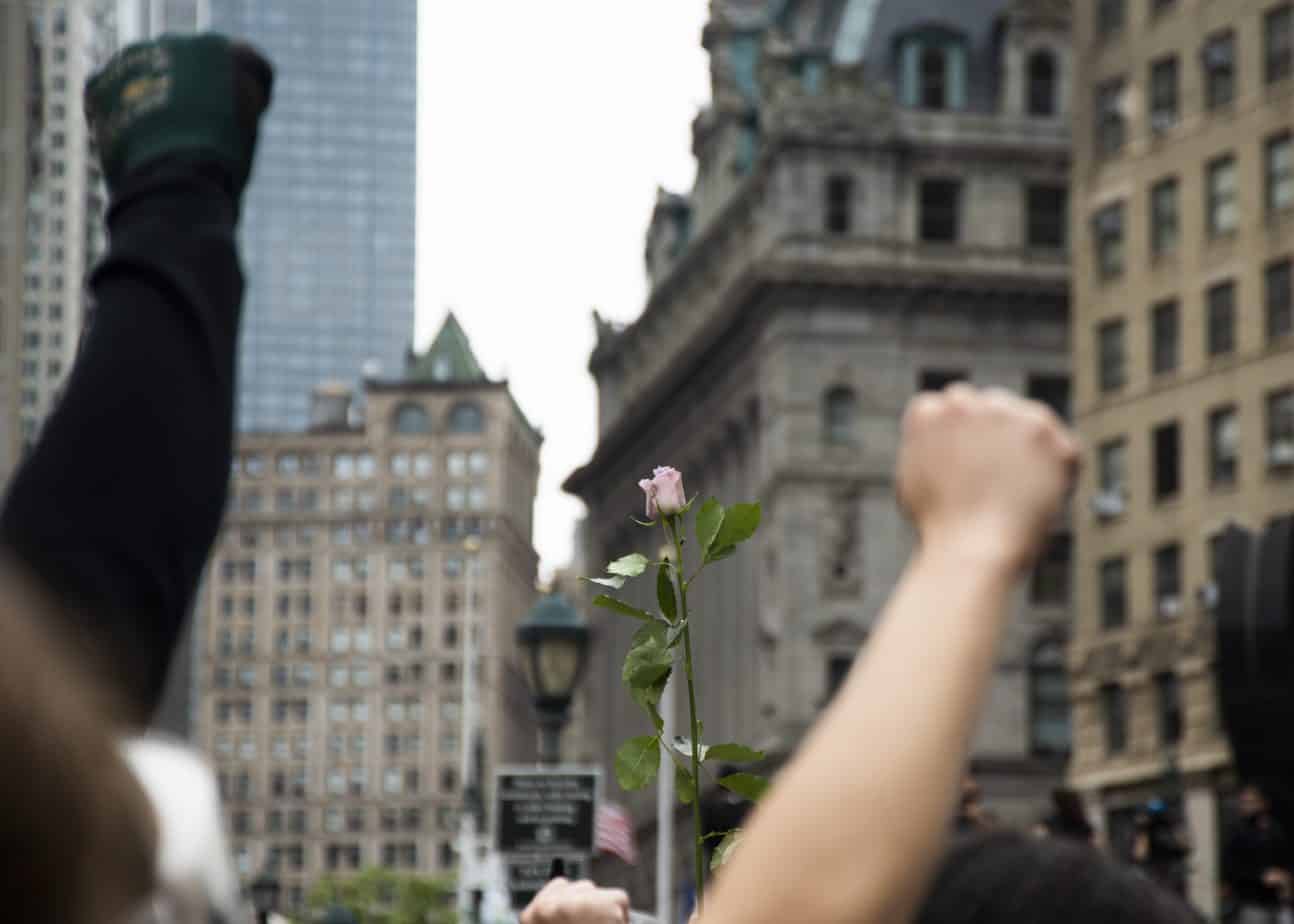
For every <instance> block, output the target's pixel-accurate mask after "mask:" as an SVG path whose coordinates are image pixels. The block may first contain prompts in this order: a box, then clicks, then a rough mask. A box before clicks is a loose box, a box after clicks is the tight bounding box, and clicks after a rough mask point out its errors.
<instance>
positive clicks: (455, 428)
mask: <svg viewBox="0 0 1294 924" xmlns="http://www.w3.org/2000/svg"><path fill="white" fill-rule="evenodd" d="M484 429H485V417H484V416H483V415H482V414H481V409H480V408H479V407H477V406H476V405H475V404H472V403H471V402H469V401H460V402H459V403H458V404H455V405H454V406H453V407H452V408H450V411H449V432H450V433H480V432H481V431H482V430H484Z"/></svg>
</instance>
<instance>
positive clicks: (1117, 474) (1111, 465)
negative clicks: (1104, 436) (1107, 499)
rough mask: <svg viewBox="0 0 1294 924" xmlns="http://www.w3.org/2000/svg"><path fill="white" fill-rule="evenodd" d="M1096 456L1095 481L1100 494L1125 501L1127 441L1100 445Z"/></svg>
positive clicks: (1115, 441)
mask: <svg viewBox="0 0 1294 924" xmlns="http://www.w3.org/2000/svg"><path fill="white" fill-rule="evenodd" d="M1097 456H1098V458H1097V480H1098V484H1099V486H1100V490H1101V493H1102V494H1111V495H1117V496H1119V497H1121V498H1124V499H1126V497H1127V494H1128V443H1127V441H1126V440H1123V439H1117V440H1110V441H1109V442H1106V443H1102V444H1101V447H1100V449H1099V450H1098V451H1097Z"/></svg>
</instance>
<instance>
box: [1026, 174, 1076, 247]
mask: <svg viewBox="0 0 1294 924" xmlns="http://www.w3.org/2000/svg"><path fill="white" fill-rule="evenodd" d="M1026 197H1027V208H1028V230H1027V234H1028V238H1027V239H1028V243H1029V246H1030V247H1046V248H1053V249H1060V248H1063V247H1064V246H1065V230H1066V226H1067V224H1068V217H1067V215H1068V202H1069V191H1068V189H1067V188H1066V187H1064V186H1030V187H1029V189H1028V192H1027V193H1026Z"/></svg>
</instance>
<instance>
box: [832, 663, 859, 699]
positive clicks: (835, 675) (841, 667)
mask: <svg viewBox="0 0 1294 924" xmlns="http://www.w3.org/2000/svg"><path fill="white" fill-rule="evenodd" d="M853 664H854V658H853V655H840V654H834V655H831V656H830V657H829V658H827V698H826V700H825V701H826V702H831V701H832V700H833V699H835V696H836V692H837V691H838V690H839V689H840V688H841V687H842V686H844V683H845V678H846V677H848V676H849V670H850V668H851V667H853Z"/></svg>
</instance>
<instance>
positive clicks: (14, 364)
mask: <svg viewBox="0 0 1294 924" xmlns="http://www.w3.org/2000/svg"><path fill="white" fill-rule="evenodd" d="M39 60H40V59H39V51H38V49H37V46H36V41H35V33H34V30H33V28H32V23H31V18H30V16H29V15H28V12H27V3H26V0H4V2H3V3H0V483H3V482H5V481H7V480H8V477H9V473H10V472H11V471H12V470H13V467H14V465H15V464H16V463H17V461H18V457H19V454H20V451H21V448H22V436H21V433H22V430H21V424H20V419H21V418H20V404H21V400H22V386H21V381H22V379H21V376H20V373H19V370H20V369H21V363H22V356H21V350H22V334H23V328H22V317H23V304H24V302H25V298H24V296H25V295H26V285H27V284H26V275H25V271H24V270H25V264H26V253H27V236H28V230H27V195H28V183H29V182H30V179H31V175H32V172H33V167H34V155H35V141H36V137H37V135H38V134H39V131H40V123H41V118H42V116H43V110H42V105H41V96H40V93H41V89H42V88H41V81H40V70H39Z"/></svg>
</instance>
